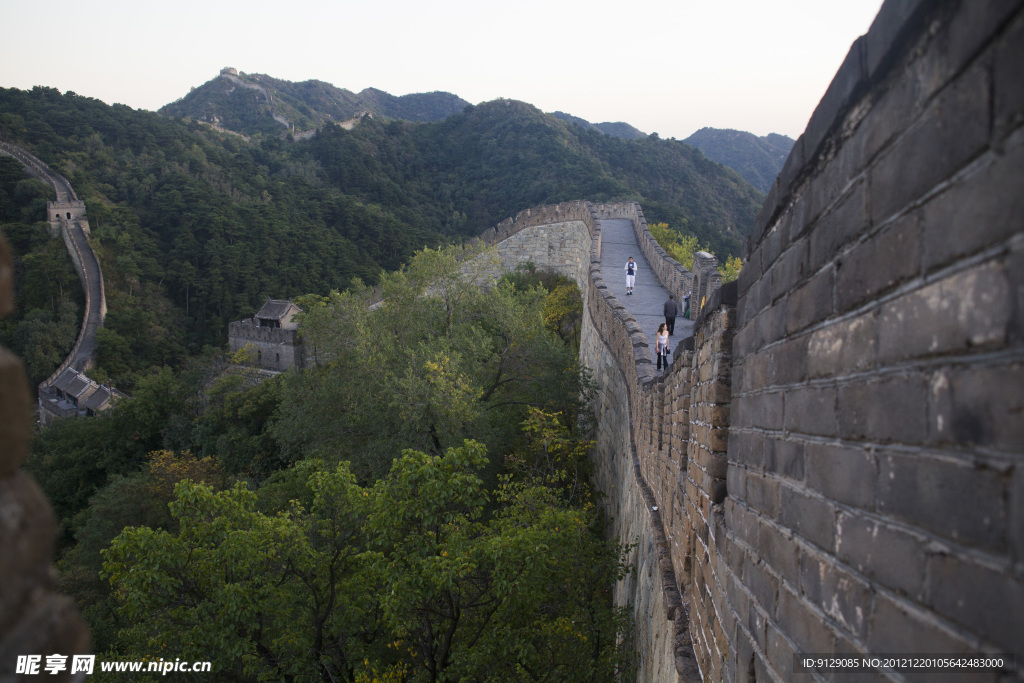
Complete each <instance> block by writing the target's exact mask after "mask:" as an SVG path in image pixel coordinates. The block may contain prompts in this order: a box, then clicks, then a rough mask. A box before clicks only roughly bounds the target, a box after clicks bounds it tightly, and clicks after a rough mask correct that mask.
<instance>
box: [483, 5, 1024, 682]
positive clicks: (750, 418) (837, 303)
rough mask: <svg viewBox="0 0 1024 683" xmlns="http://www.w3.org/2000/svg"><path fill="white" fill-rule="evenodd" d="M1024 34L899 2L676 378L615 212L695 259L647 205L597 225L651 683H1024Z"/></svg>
mask: <svg viewBox="0 0 1024 683" xmlns="http://www.w3.org/2000/svg"><path fill="white" fill-rule="evenodd" d="M1022 46H1024V4H1022V3H1021V2H1003V3H987V4H986V3H973V2H956V1H953V0H949V1H944V2H933V3H925V2H895V1H893V0H890V1H889V2H886V3H885V5H884V6H883V7H882V10H881V12H880V14H879V16H878V18H877V19H876V21H875V23H874V24H873V26H872V29H871V31H870V32H869V33H868V34H867V35H866V36H864V37H862V38H861V39H859V40H858V41H857V42H856V43H855V44H854V45H853V47H852V49H851V51H850V54H849V56H848V58H847V60H846V62H845V63H844V65H843V67H842V68H841V69H840V71H839V73H838V74H837V76H836V78H835V80H834V81H833V83H832V85H831V87H830V88H829V90H828V92H827V94H826V95H825V97H824V98H823V100H822V102H821V104H820V105H819V107H818V109H817V111H816V112H815V114H814V116H813V117H812V118H811V121H810V124H809V126H808V129H807V131H806V132H805V133H804V135H803V136H802V137H801V138H800V139H799V140H798V141H797V143H796V145H795V147H794V151H793V153H792V154H791V156H790V157H789V159H788V161H787V164H786V166H785V168H784V169H783V172H782V173H781V175H780V177H779V179H778V180H777V181H776V183H775V185H774V186H773V187H772V190H771V192H770V193H769V196H768V201H767V202H766V204H765V206H764V208H763V209H762V211H761V215H760V217H759V219H758V223H757V225H756V226H755V229H754V232H753V234H752V235H751V237H750V239H749V240H748V242H747V246H746V260H745V265H744V269H743V272H742V274H741V277H740V280H739V281H738V282H737V283H734V284H730V285H727V286H725V287H721V288H720V289H716V288H715V287H714V286H712V287H711V288H710V289H709V293H708V295H707V297H706V303H705V305H704V308H703V310H701V311H700V313H699V317H698V320H697V322H696V327H695V334H694V338H693V341H692V344H691V345H690V346H691V347H692V348H691V350H688V351H680V350H678V349H677V352H676V359H675V360H676V362H675V363H674V364H673V366H672V369H671V371H670V372H669V373H668V374H667V375H663V376H655V373H653V372H652V369H651V363H650V353H649V346H648V342H647V339H646V338H645V337H644V336H643V333H642V332H641V331H640V330H639V326H638V325H636V322H635V319H634V318H633V316H632V314H631V313H630V312H629V310H628V306H629V303H628V301H627V302H625V303H624V302H622V301H619V300H617V299H616V297H615V296H614V295H613V294H611V293H610V289H609V287H608V286H607V285H606V284H605V283H604V282H602V281H601V279H600V278H599V277H597V276H596V275H595V273H596V270H595V268H594V265H595V264H596V263H598V262H599V260H600V253H601V237H600V217H599V215H598V214H599V213H600V212H602V211H603V212H606V213H607V214H608V215H614V216H619V217H626V216H627V215H630V216H632V217H635V219H634V226H635V230H636V232H637V235H638V244H639V245H640V246H641V248H645V249H647V250H648V251H650V253H645V255H646V256H647V258H648V260H649V261H650V262H651V264H652V268H653V269H654V270H656V271H658V272H662V271H664V272H666V273H668V274H669V275H668V276H667V277H671V273H672V272H673V270H674V269H673V267H671V266H672V264H670V263H667V262H665V261H664V257H663V256H662V255H661V254H658V253H657V250H656V249H649V248H648V247H645V244H646V243H645V240H646V236H645V232H646V231H645V230H644V229H643V226H644V224H643V221H642V212H641V211H640V210H639V207H636V206H635V205H632V206H628V205H609V206H591V207H590V212H591V218H590V219H589V221H588V220H587V218H586V216H585V215H583V216H582V217H581V218H580V219H579V220H580V222H581V223H582V224H584V225H586V226H587V228H588V231H589V233H590V235H591V238H592V239H591V251H590V257H591V269H590V272H589V274H588V278H587V280H586V281H585V282H584V283H582V284H583V285H584V286H585V288H586V292H587V294H586V302H587V304H586V305H587V316H586V319H585V327H584V333H583V340H582V348H581V358H582V359H583V360H584V362H586V363H587V364H588V365H589V366H590V367H591V368H592V369H593V370H594V373H595V377H596V379H597V380H598V382H599V384H600V396H599V401H598V411H599V417H600V427H599V433H598V435H597V436H598V446H597V448H596V452H595V454H594V458H595V463H596V465H597V471H598V478H599V483H600V486H601V488H602V490H603V491H604V493H605V494H606V496H607V498H606V505H607V507H608V511H609V512H610V513H611V514H612V516H613V518H614V531H615V533H617V534H619V535H620V536H621V537H622V538H623V539H624V540H636V541H638V546H637V548H636V550H635V551H634V554H633V557H632V562H633V566H634V572H633V574H632V575H631V576H630V577H629V578H628V579H627V580H626V581H625V582H623V584H622V585H621V586H620V587H619V589H618V590H617V593H616V599H617V600H618V601H619V602H620V604H630V605H632V606H633V612H634V615H635V617H636V623H637V637H638V647H639V650H640V654H641V656H642V660H643V662H642V666H641V672H640V679H641V680H647V681H663V680H697V679H699V678H703V680H709V681H719V680H726V681H734V680H757V681H791V680H798V679H801V678H803V679H806V680H828V679H829V676H831V675H833V673H832V672H828V671H825V670H821V671H818V672H816V673H804V672H800V671H798V670H796V669H795V666H796V659H795V656H796V655H798V654H807V653H843V654H854V655H856V654H870V655H877V654H888V653H895V654H923V653H943V654H953V653H961V654H978V655H984V654H993V653H1009V654H1013V655H1015V656H1016V660H1017V662H1018V664H1016V665H1014V664H1011V663H1009V662H1007V664H1006V666H1005V667H1004V670H1003V671H1002V673H1001V674H993V673H982V674H979V675H978V676H977V680H1022V679H1024V668H1022V667H1021V666H1020V664H1019V662H1020V660H1021V657H1022V655H1024V650H1022V643H1024V616H1022V615H1024V610H1022V609H1021V606H1024V583H1022V577H1024V452H1022V445H1024V420H1022V419H1021V417H1022V415H1024V391H1022V387H1024V315H1022V314H1024V281H1022V279H1021V272H1022V268H1021V266H1022V265H1024V239H1022V237H1024V231H1022V230H1021V228H1020V216H1021V215H1024V203H1022V202H1024V199H1022V195H1021V193H1020V188H1021V187H1024V126H1022V124H1024V83H1022V82H1021V80H1020V78H1019V77H1018V76H1017V75H1016V74H1017V73H1018V72H1019V66H1020V64H1021V63H1024V55H1022ZM560 206H561V207H563V208H561V209H559V208H558V207H544V208H543V209H538V210H533V211H532V212H531V215H532V214H536V215H541V216H543V215H545V214H551V213H557V212H558V211H566V210H568V209H567V208H566V207H567V205H560ZM631 212H632V213H631ZM520 221H522V222H523V224H524V225H523V227H522V228H519V225H520ZM529 223H530V217H529V216H523V215H522V214H521V215H520V217H519V218H518V219H517V220H516V221H514V222H513V223H510V224H503V225H504V232H503V229H502V226H499V228H498V229H496V230H495V235H494V236H493V238H500V237H505V239H506V240H507V244H508V246H509V247H510V248H511V250H512V251H516V250H519V249H520V247H519V246H512V245H514V244H515V242H516V240H515V239H514V238H515V235H516V234H518V232H520V231H521V230H525V229H526V227H527V225H528V224H529ZM541 224H542V223H541V222H539V221H535V222H534V223H533V226H532V228H533V229H534V233H533V237H532V238H531V239H532V240H534V241H537V240H539V241H541V242H542V243H544V244H546V245H548V246H551V247H552V248H551V253H556V251H557V249H556V248H554V245H556V244H558V245H560V244H563V243H564V241H563V240H562V236H561V234H560V232H559V229H558V227H557V226H558V225H560V224H561V225H564V224H565V222H564V219H563V220H559V221H551V226H550V227H539V226H540V225H541ZM535 246H536V244H534V247H535ZM498 247H499V251H500V250H501V249H502V243H499V245H498ZM547 248H548V247H545V249H547ZM541 251H542V252H543V253H546V252H545V251H544V250H541ZM534 253H536V252H534ZM505 256H508V254H506V255H505ZM581 258H582V257H581ZM659 259H660V260H661V261H662V263H661V264H660V265H658V262H659ZM533 260H535V262H538V265H543V264H542V263H541V262H539V261H537V260H536V258H534V259H533ZM577 272H578V270H577ZM684 277H686V276H685V275H684ZM688 277H689V278H692V277H693V276H692V275H689V276H688ZM666 284H667V285H669V288H670V289H673V290H674V286H673V285H671V283H670V282H668V283H666ZM1014 666H1016V667H1017V668H1013V667H1014ZM859 676H860V677H859V678H858V680H900V679H901V678H902V674H901V673H900V672H894V671H890V672H883V671H878V670H873V671H870V672H867V673H864V674H859ZM961 679H964V680H966V679H965V678H964V677H962V676H961V678H959V679H958V680H961Z"/></svg>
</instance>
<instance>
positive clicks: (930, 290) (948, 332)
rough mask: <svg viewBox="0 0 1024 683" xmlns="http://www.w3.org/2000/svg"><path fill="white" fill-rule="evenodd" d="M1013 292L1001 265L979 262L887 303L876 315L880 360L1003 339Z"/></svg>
mask: <svg viewBox="0 0 1024 683" xmlns="http://www.w3.org/2000/svg"><path fill="white" fill-rule="evenodd" d="M1012 306H1013V298H1012V292H1011V291H1010V287H1009V282H1008V281H1007V279H1006V277H1005V274H1004V266H1003V264H1002V263H1000V262H998V261H989V262H987V263H983V264H979V265H977V266H975V267H973V268H971V269H969V270H966V271H962V272H960V273H956V274H955V275H951V276H949V277H947V278H944V279H943V280H941V281H939V282H936V283H933V284H931V285H928V286H926V287H923V288H921V289H919V290H916V291H914V292H911V293H909V294H907V295H905V296H902V297H900V298H899V299H896V300H894V301H892V302H890V303H888V304H886V305H885V306H884V307H883V308H882V311H881V314H880V317H879V321H878V356H879V360H880V361H882V362H886V361H899V360H904V359H907V358H916V357H922V356H929V355H935V354H940V353H949V352H951V351H965V350H968V349H971V348H975V347H992V346H995V345H998V344H1001V343H1002V342H1003V341H1004V340H1005V338H1006V335H1007V330H1008V326H1009V321H1010V316H1011V313H1012V311H1013V308H1012Z"/></svg>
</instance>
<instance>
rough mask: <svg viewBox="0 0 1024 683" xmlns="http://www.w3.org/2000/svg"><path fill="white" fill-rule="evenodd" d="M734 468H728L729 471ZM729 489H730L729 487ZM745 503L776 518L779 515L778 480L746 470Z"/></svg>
mask: <svg viewBox="0 0 1024 683" xmlns="http://www.w3.org/2000/svg"><path fill="white" fill-rule="evenodd" d="M732 469H735V468H730V471H731V470H732ZM730 490H731V489H730ZM746 495H747V503H748V504H749V505H750V507H751V508H753V509H754V510H759V511H760V512H762V513H764V514H765V515H767V516H769V517H772V518H777V517H778V516H779V482H778V481H777V480H776V479H773V478H770V477H765V476H763V475H761V474H758V473H755V472H749V471H748V472H747V476H746Z"/></svg>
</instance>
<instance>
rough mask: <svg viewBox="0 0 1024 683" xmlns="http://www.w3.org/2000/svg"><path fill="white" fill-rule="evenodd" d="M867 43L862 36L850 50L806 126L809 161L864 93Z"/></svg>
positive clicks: (821, 204) (822, 201) (823, 201)
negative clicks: (854, 102) (848, 109)
mask: <svg viewBox="0 0 1024 683" xmlns="http://www.w3.org/2000/svg"><path fill="white" fill-rule="evenodd" d="M865 41H866V39H865V38H864V37H863V36H862V37H860V38H858V39H857V40H855V41H854V42H853V45H851V46H850V50H849V52H847V54H846V58H845V59H844V60H843V63H842V64H841V65H840V67H839V70H838V71H837V72H836V75H835V76H834V77H833V78H832V82H831V83H829V86H828V90H826V91H825V94H824V96H822V98H821V101H820V102H818V106H817V107H815V109H814V113H813V114H811V119H810V121H808V122H807V130H806V131H804V135H803V138H804V147H805V149H806V152H807V156H808V158H810V157H812V156H813V155H814V154H816V153H818V150H819V149H820V147H821V146H822V145H823V143H824V141H825V139H826V138H827V137H828V136H829V135H831V134H833V132H834V131H835V128H837V127H838V126H839V124H840V120H839V119H840V117H841V115H842V114H843V112H844V110H845V109H847V108H848V107H849V106H851V100H852V98H853V97H854V96H855V94H856V93H858V92H859V91H861V90H862V89H863V88H864V86H865V85H866V83H867V79H866V74H865V72H864V44H865ZM817 185H818V187H822V186H823V185H824V186H825V187H828V184H823V183H818V184H817ZM831 197H832V194H831V193H827V194H825V195H824V196H823V197H822V198H821V199H819V200H817V201H815V202H813V206H814V209H815V211H814V215H815V216H816V215H817V214H818V211H820V209H821V208H823V207H824V205H827V204H828V203H829V201H830V200H831Z"/></svg>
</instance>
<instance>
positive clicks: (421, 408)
mask: <svg viewBox="0 0 1024 683" xmlns="http://www.w3.org/2000/svg"><path fill="white" fill-rule="evenodd" d="M0 135H2V136H3V137H4V139H6V140H9V141H11V142H13V143H15V144H19V145H22V146H24V147H26V148H27V149H29V150H30V151H32V152H33V153H34V154H36V155H37V156H39V157H40V158H41V159H43V160H44V161H45V162H47V163H48V164H49V165H50V166H51V167H52V168H54V169H55V170H57V171H58V172H60V173H63V174H64V175H65V176H67V177H68V179H69V180H70V181H71V183H72V185H73V186H74V188H75V190H76V192H77V193H78V195H79V196H80V197H81V198H82V199H84V201H85V202H86V206H87V209H88V216H89V222H90V225H91V229H92V236H91V243H92V245H93V247H94V249H95V250H96V252H97V254H98V256H99V258H100V261H101V264H102V267H103V271H104V279H105V283H106V296H107V302H108V307H109V312H108V315H107V318H106V320H105V323H104V327H103V328H102V330H100V333H99V334H98V337H97V367H96V368H95V369H93V370H91V371H90V376H92V377H93V378H94V379H99V380H104V381H110V382H112V383H113V384H114V385H115V386H117V387H119V388H122V389H125V390H127V391H128V392H129V393H130V394H131V398H130V399H127V400H123V401H121V402H119V403H118V404H117V405H115V407H113V408H112V409H111V410H109V411H106V412H105V413H103V414H101V415H100V416H97V417H94V418H89V419H68V420H57V421H56V422H55V423H54V424H53V425H52V426H50V427H48V428H46V429H42V430H40V431H39V433H38V434H37V435H36V438H35V440H34V442H33V445H32V453H31V455H30V457H29V459H28V460H27V462H26V467H27V468H28V469H29V470H30V471H31V472H32V473H33V474H34V476H35V477H36V478H37V480H38V481H39V482H40V484H41V485H42V487H43V488H44V490H45V492H46V494H47V496H48V497H49V498H50V500H51V501H52V503H53V505H54V508H55V511H56V513H57V516H58V519H59V520H60V524H61V530H62V533H61V537H60V543H59V549H58V550H59V557H58V569H59V571H60V576H61V587H62V589H63V590H64V591H66V592H68V593H70V594H71V595H73V596H74V597H75V599H76V600H77V602H78V604H79V606H80V607H81V609H82V612H83V614H84V615H85V617H86V619H87V621H88V622H89V624H90V628H91V631H92V634H93V637H94V639H95V647H96V649H97V652H99V653H102V655H104V656H107V657H110V658H116V659H142V658H144V657H147V656H149V657H152V656H154V654H157V653H159V655H160V656H162V657H164V658H170V659H173V658H175V657H181V658H183V659H186V658H187V659H190V660H206V659H211V660H214V662H215V666H216V671H215V673H214V675H213V676H210V675H205V677H204V679H203V680H211V679H213V680H226V681H227V680H231V681H234V680H296V681H298V680H333V681H339V680H343V681H353V682H354V681H426V680H481V681H482V680H495V681H505V680H507V681H517V680H550V681H574V680H594V681H611V680H628V679H629V677H630V672H631V671H632V667H633V656H634V654H633V650H632V644H631V640H630V634H631V633H632V627H631V625H630V624H629V622H628V619H627V617H626V615H625V614H624V613H623V612H621V611H619V610H616V609H614V608H613V606H612V603H611V597H610V595H611V589H612V586H613V585H614V583H615V581H616V580H617V579H618V578H621V577H622V576H623V572H624V571H625V563H624V557H625V555H624V553H626V552H628V549H629V546H628V543H629V541H630V539H621V543H620V540H616V539H612V540H609V539H607V538H606V534H605V521H604V520H603V519H602V518H601V515H600V514H599V512H598V510H599V507H598V505H597V502H598V501H597V498H596V494H595V493H594V492H592V491H591V489H590V485H589V479H590V466H589V460H588V458H587V452H588V448H589V444H588V442H587V441H586V435H587V434H589V433H590V429H591V426H592V419H593V416H592V413H591V409H590V400H591V397H592V395H593V386H592V383H591V380H590V378H589V375H588V372H587V370H586V369H585V368H582V367H580V366H579V364H578V361H577V356H578V344H579V329H580V324H581V320H582V304H581V296H580V292H579V290H578V288H577V287H576V285H575V284H574V283H572V282H570V281H567V280H565V279H564V278H562V277H559V276H555V275H552V274H547V273H540V272H533V270H532V269H530V268H526V269H524V270H521V271H517V272H515V273H509V274H508V275H506V277H505V278H504V279H503V280H502V281H501V283H500V284H499V285H498V286H497V287H494V288H491V289H488V290H481V289H478V288H476V287H473V286H470V285H468V284H467V282H466V280H465V279H464V278H463V277H462V268H463V264H464V263H465V261H464V260H463V259H464V258H465V256H466V253H465V250H466V249H477V248H479V247H477V246H473V245H472V242H471V240H470V238H472V237H474V236H475V235H477V234H479V232H481V231H482V230H483V229H485V228H487V227H490V226H491V225H493V224H495V223H497V222H498V221H500V220H501V219H503V218H504V217H506V216H508V215H512V214H514V213H516V212H518V211H520V210H522V209H526V208H529V207H532V206H538V205H543V204H548V203H553V202H559V201H564V200H571V199H580V198H585V199H591V200H594V201H605V200H619V199H637V200H639V201H641V202H642V204H643V205H644V208H645V212H646V213H647V214H648V216H649V217H650V218H652V219H659V218H660V219H661V220H664V221H666V222H669V223H671V224H672V226H673V228H675V229H678V230H680V231H685V233H686V234H687V235H692V240H691V241H693V240H697V239H699V240H700V243H701V244H706V245H708V246H710V247H711V248H714V249H717V250H719V251H720V253H725V254H728V253H732V252H734V251H735V249H736V247H737V245H738V243H739V239H740V237H741V236H742V235H743V234H744V232H745V231H746V229H747V227H748V226H749V224H750V222H751V221H752V220H753V216H754V213H755V211H756V208H757V199H758V197H759V195H758V194H757V193H756V191H754V190H753V189H752V188H751V187H750V186H749V185H747V184H746V183H744V182H743V181H742V180H741V179H740V178H739V177H738V176H736V175H735V174H734V173H732V172H731V171H727V170H725V169H723V168H722V167H721V166H719V165H718V164H715V163H714V162H711V161H708V160H707V159H706V158H704V157H703V155H702V154H700V152H698V151H697V150H694V149H693V148H692V147H689V146H687V145H683V144H682V143H679V142H676V141H664V140H659V139H657V138H656V137H653V136H652V137H644V138H640V139H636V140H625V139H620V138H614V137H610V136H607V135H604V134H603V133H600V132H598V131H595V130H585V129H583V128H581V127H580V126H578V125H573V124H567V123H565V122H563V121H560V120H558V119H556V118H554V117H551V116H547V115H544V114H543V113H541V112H539V111H538V110H536V109H535V108H533V107H531V106H530V105H526V104H523V103H520V102H514V101H508V100H499V101H496V102H491V103H487V104H484V105H480V106H476V107H466V108H465V109H464V110H463V111H461V112H459V113H457V114H455V115H453V116H450V117H448V118H447V119H445V120H444V121H441V122H437V123H412V122H407V121H400V120H388V121H385V120H379V119H375V118H364V119H363V120H362V121H361V122H360V123H359V125H357V126H355V127H354V128H353V129H351V130H347V129H344V128H341V127H339V126H334V125H328V126H326V127H324V128H323V129H322V130H321V131H319V133H317V134H316V135H315V136H314V137H312V138H310V139H308V140H295V139H292V138H291V137H284V138H281V137H266V138H261V139H258V140H249V141H247V140H245V139H243V138H242V137H240V136H238V135H233V134H227V133H223V132H220V131H217V130H214V129H212V128H210V127H209V126H206V125H204V124H201V123H196V122H188V121H180V120H175V119H172V118H168V117H165V116H161V115H158V114H154V113H148V112H141V111H135V110H132V109H129V108H127V107H123V106H113V107H109V106H107V105H105V104H103V103H101V102H98V101H96V100H92V99H88V98H82V97H78V96H77V95H74V94H73V93H67V94H61V93H59V92H57V91H56V90H52V89H46V88H36V89H33V90H32V91H28V92H23V91H18V90H2V91H0ZM49 196H50V190H49V188H47V186H46V185H44V184H42V183H40V182H38V181H36V180H33V179H30V178H28V177H26V176H25V175H23V174H22V173H21V172H20V169H19V168H18V165H17V164H16V163H15V162H14V161H13V160H11V159H8V158H3V157H0V227H2V230H3V234H4V236H5V238H6V240H7V242H8V243H9V245H10V246H11V247H12V250H13V252H14V256H15V268H16V278H17V305H18V310H17V314H16V315H15V316H13V317H12V318H10V319H8V320H5V321H3V323H2V324H0V335H2V338H0V341H2V342H3V343H4V344H5V345H8V346H11V347H12V348H14V349H15V350H16V351H17V352H18V353H19V354H21V355H22V356H23V357H24V358H25V359H26V363H27V367H28V369H29V372H30V373H31V374H32V378H33V380H34V381H38V379H40V378H42V377H45V376H46V375H47V374H49V371H50V370H52V368H53V367H54V366H55V365H56V364H57V363H59V362H60V358H61V357H62V355H63V353H64V352H65V351H66V349H67V347H68V346H70V345H71V343H73V340H74V336H75V333H76V331H77V322H78V320H79V316H80V314H81V306H82V301H81V290H80V287H79V286H78V281H77V276H76V275H75V272H74V269H73V267H72V266H71V263H70V260H69V259H68V257H67V255H66V253H65V252H64V250H63V245H62V243H61V242H60V241H59V240H53V239H51V238H50V237H49V232H48V226H47V224H46V223H45V222H42V221H41V220H40V219H41V218H43V216H44V211H43V209H44V208H45V202H46V200H47V198H48V197H49ZM667 234H668V233H667ZM671 234H672V235H680V234H683V233H682V232H673V233H671ZM672 239H677V240H678V239H679V238H677V237H673V238H672ZM687 244H689V242H688V243H687ZM693 244H694V245H695V244H697V242H696V241H693ZM481 258H484V259H486V258H488V257H487V255H486V254H483V255H481ZM427 292H429V293H430V294H429V295H427ZM271 296H272V297H275V298H282V297H291V298H294V299H295V300H296V301H298V302H299V304H300V305H301V307H302V309H303V313H302V318H301V324H302V329H303V335H304V341H305V344H306V345H307V348H308V350H309V353H310V354H311V357H312V359H313V363H312V367H310V368H308V369H306V370H304V371H301V372H297V371H290V372H287V373H284V374H282V375H279V376H276V377H273V378H271V379H263V380H262V381H260V377H259V376H258V375H257V373H256V372H255V371H250V370H245V369H244V368H245V361H246V358H245V352H244V351H243V352H240V354H239V355H238V356H236V357H234V358H227V357H226V354H225V352H224V350H223V348H224V345H225V338H226V326H227V323H228V322H229V321H231V320H233V319H237V318H240V317H242V316H244V315H250V314H251V313H252V311H253V310H254V309H255V308H256V307H257V306H258V305H259V304H261V303H262V301H263V300H264V299H265V298H267V297H271ZM380 297H383V302H384V303H383V305H381V306H379V307H375V308H373V309H371V308H369V307H368V304H369V302H370V301H371V300H375V299H377V298H380Z"/></svg>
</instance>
